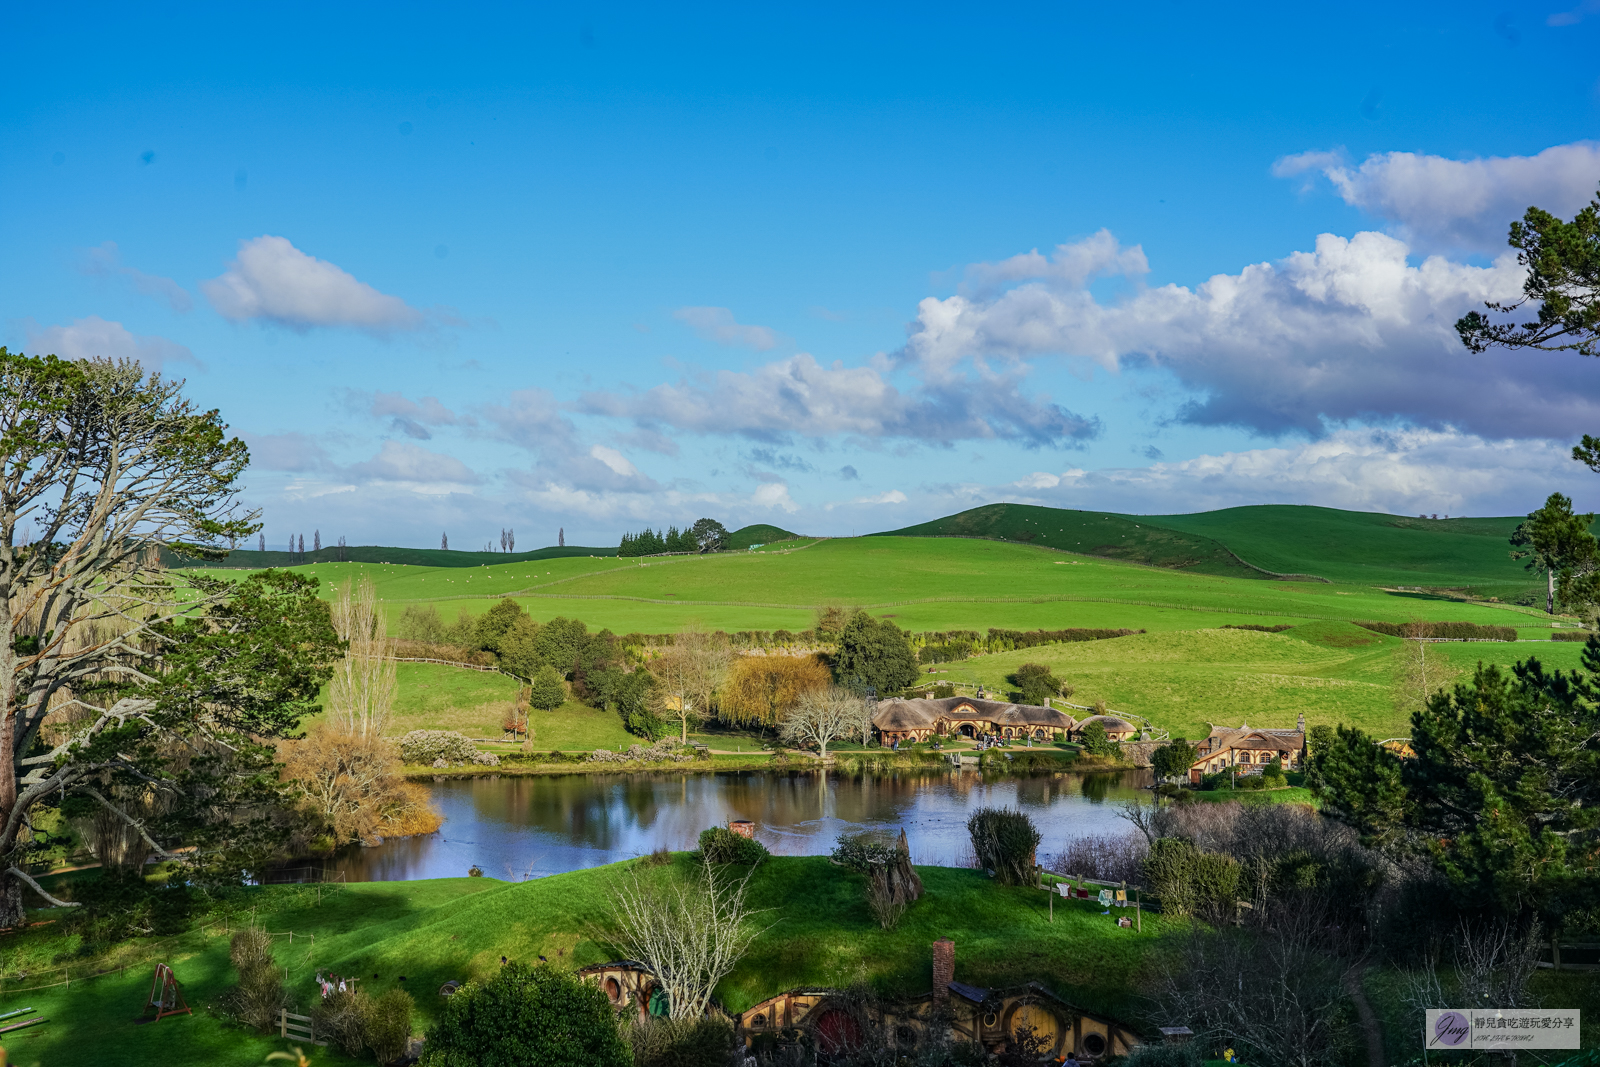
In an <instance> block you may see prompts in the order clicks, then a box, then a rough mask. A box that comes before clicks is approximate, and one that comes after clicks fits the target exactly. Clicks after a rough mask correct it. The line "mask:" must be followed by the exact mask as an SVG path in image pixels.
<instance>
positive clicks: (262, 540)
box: [256, 534, 267, 552]
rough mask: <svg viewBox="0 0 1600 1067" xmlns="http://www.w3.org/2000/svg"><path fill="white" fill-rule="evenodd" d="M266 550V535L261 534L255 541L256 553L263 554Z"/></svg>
mask: <svg viewBox="0 0 1600 1067" xmlns="http://www.w3.org/2000/svg"><path fill="white" fill-rule="evenodd" d="M266 550H267V535H266V534H261V535H260V536H259V537H258V538H257V540H256V551H258V552H265V551H266Z"/></svg>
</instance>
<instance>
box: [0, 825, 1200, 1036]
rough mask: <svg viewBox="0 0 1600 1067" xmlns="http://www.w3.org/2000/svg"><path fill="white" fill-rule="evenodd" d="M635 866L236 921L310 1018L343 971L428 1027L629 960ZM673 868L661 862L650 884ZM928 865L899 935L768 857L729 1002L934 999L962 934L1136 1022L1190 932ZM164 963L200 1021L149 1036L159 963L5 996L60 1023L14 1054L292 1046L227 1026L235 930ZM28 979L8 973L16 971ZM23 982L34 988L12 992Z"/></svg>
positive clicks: (200, 939)
mask: <svg viewBox="0 0 1600 1067" xmlns="http://www.w3.org/2000/svg"><path fill="white" fill-rule="evenodd" d="M686 862H687V861H686V859H685V857H684V856H682V855H681V854H680V855H679V856H678V857H677V859H676V861H675V863H676V866H677V867H679V868H681V867H683V866H684V865H685V864H686ZM620 866H621V865H613V866H609V867H600V868H596V869H593V870H587V871H574V872H572V873H570V874H561V875H555V876H552V877H549V878H543V879H539V880H537V881H531V882H523V883H520V884H517V883H502V882H496V881H493V880H492V879H488V878H461V879H439V880H433V881H420V882H374V883H359V884H353V885H350V886H348V887H345V888H343V889H340V890H338V891H337V892H333V893H329V894H327V895H326V896H325V897H324V898H323V899H322V902H321V903H320V905H319V904H318V903H317V902H316V901H317V898H316V897H315V895H314V894H312V893H309V892H307V891H306V890H305V889H301V888H299V887H283V886H274V887H267V888H264V889H257V890H252V891H249V892H248V893H247V894H246V898H247V899H245V900H243V901H242V902H241V903H242V911H241V913H240V916H239V917H238V918H236V919H235V920H234V924H233V925H234V928H235V929H236V928H237V924H238V923H239V922H240V921H248V920H249V918H250V917H251V916H252V914H254V915H255V917H256V918H257V919H258V920H259V921H260V923H261V925H263V926H264V927H265V928H266V929H267V930H269V931H272V932H274V933H283V934H285V935H286V934H287V933H288V932H289V931H293V932H294V934H295V937H294V941H293V943H292V944H291V943H290V942H289V939H288V938H287V936H284V937H279V938H276V939H275V941H276V945H275V949H276V955H277V957H278V962H279V964H280V965H282V966H283V967H285V968H286V969H287V970H288V974H289V979H288V987H289V989H290V991H291V995H292V996H293V997H294V999H295V1000H296V1001H298V1006H299V1007H300V1009H301V1010H302V1011H303V1010H305V1009H306V1008H307V1007H308V1006H309V1005H310V1003H311V997H312V996H313V995H314V993H313V990H314V985H313V976H314V975H315V973H316V972H317V971H318V970H319V969H321V970H331V971H333V972H335V973H338V974H341V975H354V976H359V977H360V978H361V979H362V986H363V988H365V989H367V990H368V991H369V992H371V993H373V994H378V993H381V992H383V991H385V990H387V989H390V988H394V987H396V986H398V987H400V988H404V989H406V990H407V991H408V992H410V993H411V995H412V996H413V997H415V998H416V1002H417V1008H418V1016H419V1018H418V1020H417V1021H418V1023H420V1024H421V1025H422V1026H423V1027H426V1026H427V1025H428V1024H429V1023H431V1022H432V1021H433V1018H434V1016H435V1015H436V1013H437V1012H438V1011H439V1009H440V1006H441V1005H442V1004H443V999H442V998H441V997H439V996H438V994H437V992H436V991H437V990H438V989H439V987H440V986H441V985H443V984H444V982H446V981H447V980H450V979H458V980H459V979H466V978H472V977H487V976H488V975H490V974H492V973H493V972H494V971H495V970H496V969H497V968H498V966H499V962H500V957H501V956H502V955H506V956H510V957H512V958H515V959H521V960H526V961H529V962H533V961H534V960H536V959H537V958H538V957H539V956H541V955H543V956H546V957H548V958H549V960H550V961H551V962H552V963H554V964H556V965H557V966H561V967H574V968H575V967H581V966H585V965H588V964H591V963H600V962H604V961H606V960H610V959H615V958H617V956H619V955H620V954H621V953H620V951H619V950H618V949H617V948H616V947H615V946H614V945H611V944H609V943H608V941H609V935H610V932H611V930H612V929H613V926H612V920H611V907H610V904H609V900H610V891H611V888H612V886H613V884H614V883H615V882H616V881H617V880H618V879H620V878H622V877H624V873H623V871H622V870H621V869H620ZM671 873H672V869H671V868H656V869H653V870H648V871H647V872H646V877H664V876H668V875H670V874H671ZM918 873H919V874H920V875H921V876H922V879H923V881H924V884H925V885H926V887H927V890H928V895H927V896H926V897H925V898H924V899H923V900H922V901H920V902H918V903H917V904H915V905H913V906H912V907H911V909H910V910H909V911H908V912H907V913H906V916H905V918H904V920H903V921H902V922H901V924H900V926H899V928H898V929H896V930H894V931H892V932H886V931H884V930H881V929H880V928H879V927H878V924H877V923H876V922H875V921H874V920H873V918H872V916H871V915H870V914H869V913H868V910H867V906H866V901H865V894H864V891H863V883H862V876H861V875H858V874H855V873H853V872H850V871H847V870H844V869H842V868H838V867H834V866H832V865H831V864H829V862H828V860H827V859H826V858H825V857H775V858H774V859H772V860H770V861H769V862H767V863H765V864H763V865H762V866H761V867H760V868H759V869H758V870H757V872H756V874H755V877H754V879H753V881H752V883H751V895H752V900H753V903H754V905H755V906H756V907H757V908H762V909H770V910H769V911H767V912H766V913H765V914H764V915H763V916H762V919H763V921H764V922H767V923H770V924H771V928H770V929H769V930H768V931H767V932H766V933H765V934H763V935H762V936H761V938H759V939H758V940H757V941H756V943H755V945H754V947H753V948H752V950H751V952H750V954H749V955H748V956H747V957H746V958H745V959H744V961H743V962H741V963H740V964H739V966H738V967H737V968H736V969H735V970H734V972H733V974H732V975H730V976H729V977H728V978H727V979H726V980H725V981H724V982H723V983H722V985H721V986H719V987H718V990H717V992H718V996H719V999H720V1000H721V1001H722V1003H723V1004H725V1005H726V1006H727V1007H728V1008H729V1009H731V1010H733V1011H742V1010H744V1009H745V1008H747V1007H749V1006H750V1005H751V1004H753V1003H756V1002H757V1001H759V1000H761V999H763V998H765V997H767V996H770V995H772V994H774V993H778V992H782V991H783V990H785V989H791V988H794V987H797V986H814V985H829V986H844V987H847V986H850V985H853V984H857V983H861V982H866V983H870V984H871V985H873V986H874V987H876V988H877V989H879V990H880V991H882V992H884V993H888V994H891V995H893V994H896V993H900V992H903V991H909V992H921V991H925V990H926V989H927V988H928V987H929V984H930V982H931V981H932V976H931V963H930V954H931V946H932V943H933V942H934V941H935V940H936V939H938V938H940V937H950V938H952V939H953V940H954V941H955V942H956V946H957V947H956V979H957V980H958V981H962V982H968V983H971V984H976V985H1002V984H1011V983H1016V982H1023V981H1028V980H1030V979H1032V980H1037V981H1041V982H1044V983H1045V984H1047V985H1049V986H1050V987H1052V988H1054V989H1055V990H1056V991H1058V992H1060V993H1061V994H1063V995H1065V996H1067V997H1069V998H1070V999H1073V1000H1075V1001H1076V1002H1078V1003H1079V1004H1080V1005H1081V1006H1082V1007H1084V1008H1086V1009H1089V1010H1093V1011H1103V1012H1110V1013H1113V1014H1116V1015H1120V1016H1123V1017H1129V1016H1131V1015H1132V1014H1133V1012H1134V1011H1135V1010H1136V1005H1137V1001H1136V993H1135V985H1136V981H1137V976H1138V973H1139V969H1140V967H1141V966H1142V965H1143V963H1144V961H1145V959H1146V958H1147V957H1148V954H1149V953H1150V952H1151V951H1159V949H1160V946H1161V945H1162V944H1163V942H1164V941H1165V940H1166V939H1168V938H1171V937H1174V936H1177V935H1178V933H1179V932H1180V928H1179V924H1177V923H1174V922H1172V921H1170V920H1163V919H1162V918H1161V917H1160V916H1159V915H1156V914H1153V913H1152V914H1146V915H1145V916H1144V917H1143V930H1142V932H1136V931H1133V930H1122V929H1118V928H1117V927H1116V926H1115V925H1114V920H1113V919H1112V918H1110V917H1107V916H1103V915H1101V914H1100V910H1101V909H1100V907H1099V906H1098V905H1097V904H1091V903H1089V902H1088V901H1063V900H1057V901H1056V902H1055V921H1054V922H1053V923H1052V922H1050V921H1049V912H1048V910H1047V909H1048V904H1049V902H1048V900H1047V897H1046V894H1044V893H1042V892H1040V891H1039V890H1037V889H1009V888H1003V887H999V886H996V885H993V884H992V883H991V882H990V881H989V880H988V879H987V878H986V877H984V876H983V875H982V874H981V873H980V872H977V871H972V870H961V869H952V868H942V867H921V868H918ZM252 908H254V909H255V910H254V912H253V911H252ZM218 932H219V933H220V927H219V928H218ZM309 935H315V937H314V938H313V937H311V936H309ZM69 948H70V946H68V945H66V944H64V943H62V939H60V938H59V937H56V936H55V935H53V934H52V932H51V928H50V927H48V926H47V927H35V928H33V929H30V930H29V931H27V932H26V933H24V934H22V935H17V936H13V937H12V938H10V939H9V941H8V951H9V952H10V953H11V954H12V958H13V959H18V958H22V957H24V956H28V957H34V958H40V957H42V958H43V959H44V960H46V961H47V960H48V958H49V955H50V954H51V953H52V952H58V951H60V950H63V949H69ZM162 955H163V956H164V958H165V959H167V961H168V962H170V963H171V964H172V966H173V969H174V971H175V973H176V974H177V977H178V980H179V981H180V982H182V983H183V986H184V993H185V996H186V997H187V999H188V1002H189V1004H190V1005H191V1006H192V1007H193V1008H194V1009H195V1014H194V1015H192V1016H177V1017H174V1018H170V1019H163V1020H161V1021H160V1022H158V1023H151V1024H148V1025H145V1026H139V1025H136V1024H135V1023H134V1022H133V1018H134V1016H135V1015H136V1014H137V1011H138V1005H139V1003H140V997H141V996H142V995H143V994H145V993H147V992H148V990H149V984H150V977H149V975H150V969H151V968H150V966H139V967H136V968H130V969H129V970H128V972H127V973H125V974H116V973H113V974H109V975H105V976H102V977H97V978H91V979H88V980H86V981H74V982H73V983H72V984H71V985H70V986H66V987H63V986H56V987H54V988H50V989H40V990H35V991H29V992H11V991H9V990H7V989H3V988H0V1011H3V1010H10V1009H12V1008H18V1007H33V1008H36V1009H38V1014H39V1015H41V1016H46V1017H49V1018H50V1019H51V1020H53V1021H52V1022H51V1023H50V1024H48V1025H46V1026H43V1027H38V1028H36V1029H34V1030H29V1031H23V1032H21V1033H19V1034H15V1035H8V1038H7V1040H6V1042H5V1044H6V1047H7V1049H8V1051H9V1052H10V1053H11V1057H12V1062H14V1063H34V1062H38V1063H42V1064H47V1065H48V1067H90V1065H94V1067H101V1065H104V1064H110V1063H117V1064H128V1065H139V1067H143V1065H147V1064H148V1065H155V1064H160V1065H162V1067H187V1065H190V1064H194V1065H200V1064H204V1065H208V1067H209V1065H213V1064H240V1065H243V1064H259V1063H261V1062H262V1061H263V1059H264V1057H265V1056H266V1054H267V1053H268V1052H269V1051H273V1050H276V1049H279V1048H282V1047H284V1045H285V1044H286V1042H283V1041H281V1040H279V1039H278V1038H276V1036H273V1037H270V1038H268V1037H261V1036H258V1035H255V1034H253V1033H247V1032H245V1031H242V1030H239V1029H235V1028H233V1027H231V1026H228V1025H226V1024H225V1023H223V1022H222V1021H221V1020H220V1019H219V1018H218V1016H217V1014H216V1013H215V1011H214V1010H212V1009H211V1008H210V1007H209V1005H212V1004H215V1003H216V1002H217V1000H218V999H219V997H220V996H221V995H222V994H223V992H224V991H225V990H226V989H227V988H228V986H229V985H230V984H231V983H232V981H233V980H234V979H233V974H232V968H231V967H230V966H229V964H228V958H227V941H226V939H225V938H224V937H221V936H210V937H208V936H204V935H200V934H189V935H185V936H183V937H180V938H178V939H176V940H174V941H171V942H168V945H167V947H166V948H165V949H163V951H162ZM15 969H16V968H15V967H14V965H13V966H8V967H7V968H6V971H7V974H8V975H12V974H14V973H15ZM401 976H404V980H403V981H402V978H401ZM34 981H35V982H39V981H40V979H37V978H36V979H35V980H34ZM23 984H29V983H23V982H17V981H11V982H8V983H6V985H8V986H12V987H16V986H19V985H23ZM308 1051H311V1050H308ZM315 1062H317V1063H318V1064H323V1063H343V1062H351V1061H347V1060H346V1059H345V1058H344V1057H343V1056H341V1055H340V1054H339V1053H338V1052H337V1051H336V1050H333V1049H317V1050H315ZM368 1062H370V1061H368Z"/></svg>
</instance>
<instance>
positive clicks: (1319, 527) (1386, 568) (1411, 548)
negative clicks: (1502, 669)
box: [1147, 504, 1537, 595]
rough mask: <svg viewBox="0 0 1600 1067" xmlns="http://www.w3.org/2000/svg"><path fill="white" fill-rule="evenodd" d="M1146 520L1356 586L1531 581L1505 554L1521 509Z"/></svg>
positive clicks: (1236, 511)
mask: <svg viewBox="0 0 1600 1067" xmlns="http://www.w3.org/2000/svg"><path fill="white" fill-rule="evenodd" d="M1147 521H1149V522H1153V523H1156V524H1157V525H1160V526H1164V527H1168V528H1170V529H1173V530H1181V531H1184V532H1186V533H1190V534H1195V535H1198V536H1203V537H1210V538H1214V539H1216V540H1217V541H1220V542H1221V543H1223V544H1225V545H1227V546H1228V547H1229V548H1230V549H1232V550H1233V551H1234V552H1236V553H1238V554H1239V555H1240V556H1241V557H1243V558H1244V559H1247V560H1249V561H1250V562H1251V563H1253V564H1255V565H1256V566H1258V567H1265V568H1267V569H1268V570H1275V571H1304V572H1307V573H1311V574H1317V575H1321V576H1322V577H1324V578H1328V579H1331V580H1332V581H1336V582H1351V583H1355V584H1359V585H1421V586H1430V587H1435V588H1469V587H1470V588H1475V589H1486V590H1487V592H1488V593H1489V595H1502V593H1503V591H1505V590H1510V589H1519V590H1520V589H1521V588H1522V587H1532V586H1534V585H1536V584H1537V583H1536V582H1535V581H1533V580H1532V579H1531V578H1530V576H1529V574H1528V572H1527V571H1525V570H1523V567H1522V564H1521V563H1519V562H1516V561H1515V560H1513V559H1511V548H1510V545H1509V543H1508V542H1509V540H1510V537H1511V532H1512V531H1513V530H1515V529H1516V528H1517V524H1518V523H1519V522H1521V521H1522V518H1521V516H1508V517H1504V518H1487V519H1417V518H1409V517H1407V516H1403V515H1384V514H1381V513H1378V512H1368V511H1338V510H1336V509H1334V508H1317V507H1309V506H1295V505H1287V504H1272V505H1264V506H1257V507H1243V508H1226V509H1224V510H1222V511H1203V512H1200V513H1198V514H1194V515H1151V516H1148V519H1147Z"/></svg>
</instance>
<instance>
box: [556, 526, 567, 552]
mask: <svg viewBox="0 0 1600 1067" xmlns="http://www.w3.org/2000/svg"><path fill="white" fill-rule="evenodd" d="M556 547H557V548H566V547H567V528H566V527H565V526H563V527H561V528H560V529H558V530H557V531H556Z"/></svg>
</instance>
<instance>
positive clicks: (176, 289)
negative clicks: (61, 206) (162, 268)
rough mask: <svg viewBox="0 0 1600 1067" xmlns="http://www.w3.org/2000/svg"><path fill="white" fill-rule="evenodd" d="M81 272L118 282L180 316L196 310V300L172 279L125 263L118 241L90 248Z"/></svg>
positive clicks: (84, 258) (84, 255)
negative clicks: (164, 305)
mask: <svg viewBox="0 0 1600 1067" xmlns="http://www.w3.org/2000/svg"><path fill="white" fill-rule="evenodd" d="M79 269H81V270H82V271H83V273H85V274H87V275H90V276H91V277H98V278H115V279H118V280H120V281H122V282H123V283H124V284H126V285H127V286H128V287H129V288H130V289H132V290H133V291H134V292H136V293H139V294H141V295H142V296H148V297H152V298H154V299H157V300H161V301H164V302H165V303H166V305H167V306H168V307H170V308H171V309H172V310H173V311H176V312H179V313H180V314H182V313H184V312H187V311H189V310H190V309H191V308H193V307H194V298H193V297H191V296H190V295H189V291H188V290H187V289H185V288H184V287H183V286H181V285H179V284H178V283H177V282H175V281H173V280H172V279H171V278H163V277H161V276H160V275H159V274H146V273H145V272H144V271H142V270H139V269H138V268H137V267H130V266H128V265H127V264H125V263H123V262H122V257H121V255H120V254H119V253H118V251H117V243H116V242H115V241H106V242H105V243H104V244H102V245H100V246H99V247H98V248H90V249H87V250H86V251H85V252H84V254H83V262H82V264H81V266H80V268H79Z"/></svg>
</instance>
